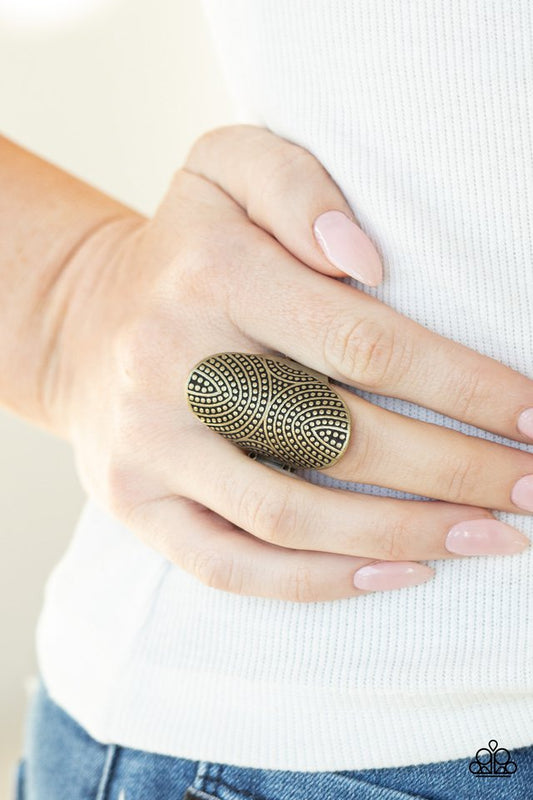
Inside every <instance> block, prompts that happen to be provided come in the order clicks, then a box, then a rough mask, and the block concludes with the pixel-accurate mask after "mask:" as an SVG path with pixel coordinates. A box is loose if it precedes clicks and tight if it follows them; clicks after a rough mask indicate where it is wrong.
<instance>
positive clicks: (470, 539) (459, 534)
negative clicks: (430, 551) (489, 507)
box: [446, 519, 529, 556]
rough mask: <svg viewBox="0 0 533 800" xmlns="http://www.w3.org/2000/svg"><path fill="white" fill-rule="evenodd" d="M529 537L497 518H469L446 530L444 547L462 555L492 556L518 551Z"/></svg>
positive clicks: (526, 545) (527, 544) (522, 548)
mask: <svg viewBox="0 0 533 800" xmlns="http://www.w3.org/2000/svg"><path fill="white" fill-rule="evenodd" d="M528 546H529V539H528V538H527V536H524V535H523V534H521V533H520V531H517V530H516V529H515V528H512V527H511V526H510V525H506V524H505V522H500V521H499V520H497V519H469V520H465V521H464V522H458V523H457V524H456V525H454V526H453V527H452V528H450V530H449V531H448V535H447V537H446V549H447V550H449V551H450V553H459V555H462V556H493V555H512V554H513V553H520V552H521V551H522V550H525V548H526V547H528Z"/></svg>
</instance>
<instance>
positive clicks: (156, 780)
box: [15, 683, 533, 800]
mask: <svg viewBox="0 0 533 800" xmlns="http://www.w3.org/2000/svg"><path fill="white" fill-rule="evenodd" d="M482 744H483V743H480V747H481V746H482ZM369 746H370V747H371V743H369ZM487 752H488V751H487ZM474 755H475V754H472V758H473V756H474ZM472 758H465V759H458V760H454V761H441V762H439V761H436V762H434V763H431V764H419V765H418V766H410V767H393V768H389V769H364V770H355V771H340V772H292V771H284V770H270V769H252V768H248V767H235V766H231V765H228V764H215V763H213V762H210V761H191V760H188V759H185V758H173V757H170V756H162V755H157V754H154V753H146V752H143V751H140V750H131V749H129V748H127V747H120V746H117V745H114V744H109V745H104V744H100V743H99V742H97V741H95V740H94V739H92V738H91V737H90V736H89V734H88V733H87V732H86V731H85V730H84V729H83V728H82V727H80V725H78V723H77V722H75V721H74V720H73V719H72V717H70V716H69V715H68V714H66V713H65V711H63V709H62V708H60V707H59V706H58V705H56V703H54V702H53V701H52V700H51V699H50V697H49V696H48V694H47V692H46V689H45V687H44V686H43V684H42V683H41V684H40V686H39V688H38V690H37V692H36V694H35V695H34V697H33V700H32V703H31V706H30V710H29V714H28V719H27V728H26V743H25V755H24V758H23V759H21V761H20V763H19V765H18V772H17V776H16V793H15V798H16V800H213V798H218V799H219V800H352V798H353V800H408V798H423V799H424V800H478V799H479V800H530V799H531V798H533V745H531V746H529V747H521V748H518V749H515V750H513V751H511V754H510V758H511V759H512V761H513V762H514V763H515V764H516V771H515V772H514V773H512V774H509V775H507V776H505V777H498V776H496V775H488V776H484V777H476V776H475V775H473V774H472V772H471V771H470V770H469V764H470V762H471V761H472Z"/></svg>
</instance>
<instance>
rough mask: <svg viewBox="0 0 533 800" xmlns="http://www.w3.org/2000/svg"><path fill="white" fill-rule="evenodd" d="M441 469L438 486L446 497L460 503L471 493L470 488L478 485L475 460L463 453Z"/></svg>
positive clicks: (477, 469) (477, 470)
mask: <svg viewBox="0 0 533 800" xmlns="http://www.w3.org/2000/svg"><path fill="white" fill-rule="evenodd" d="M443 467H444V469H443V472H442V475H441V478H440V480H439V486H440V487H443V488H444V489H445V491H446V496H447V497H449V498H451V499H454V500H458V501H461V502H462V501H463V500H464V499H465V498H468V497H469V495H470V494H471V493H472V487H473V486H476V485H477V484H478V478H479V468H478V465H477V462H476V459H475V458H474V457H472V456H468V455H466V454H464V453H463V454H461V455H460V456H459V457H455V458H454V459H453V461H451V462H450V463H446V464H444V465H443Z"/></svg>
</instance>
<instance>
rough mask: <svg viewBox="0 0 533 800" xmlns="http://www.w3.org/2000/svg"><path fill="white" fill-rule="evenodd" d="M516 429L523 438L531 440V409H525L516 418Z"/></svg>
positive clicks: (532, 432)
mask: <svg viewBox="0 0 533 800" xmlns="http://www.w3.org/2000/svg"><path fill="white" fill-rule="evenodd" d="M517 427H518V430H519V431H520V433H523V434H524V436H529V438H530V439H533V408H526V409H524V411H522V413H521V414H520V416H519V417H518V422H517Z"/></svg>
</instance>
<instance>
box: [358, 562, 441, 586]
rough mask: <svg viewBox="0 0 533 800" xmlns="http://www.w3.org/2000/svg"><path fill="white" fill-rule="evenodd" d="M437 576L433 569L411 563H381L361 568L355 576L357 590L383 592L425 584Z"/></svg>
mask: <svg viewBox="0 0 533 800" xmlns="http://www.w3.org/2000/svg"><path fill="white" fill-rule="evenodd" d="M434 574H435V571H434V570H432V569H431V567H426V566H425V565H424V564H416V563H412V562H411V561H380V562H378V563H377V564H367V566H366V567H361V569H358V570H357V572H356V573H355V574H354V576H353V585H354V586H355V588H356V589H367V590H369V591H382V590H383V589H403V588H405V587H406V586H417V585H418V584H419V583H425V582H426V581H428V580H429V579H430V578H432V577H433V576H434Z"/></svg>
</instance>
